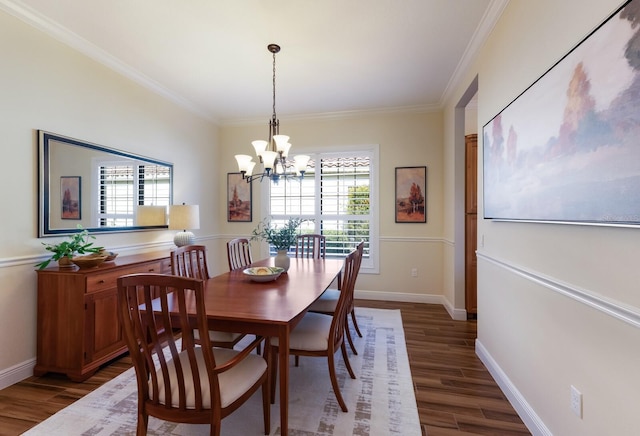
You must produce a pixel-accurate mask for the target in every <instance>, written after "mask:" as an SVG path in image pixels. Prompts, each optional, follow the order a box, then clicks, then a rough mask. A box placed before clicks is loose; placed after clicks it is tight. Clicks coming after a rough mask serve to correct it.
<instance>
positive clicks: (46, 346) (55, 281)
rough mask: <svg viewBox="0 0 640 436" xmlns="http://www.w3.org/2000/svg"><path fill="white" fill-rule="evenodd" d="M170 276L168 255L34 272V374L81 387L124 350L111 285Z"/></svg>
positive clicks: (116, 305)
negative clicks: (140, 276) (130, 278)
mask: <svg viewBox="0 0 640 436" xmlns="http://www.w3.org/2000/svg"><path fill="white" fill-rule="evenodd" d="M148 272H151V273H160V274H170V273H171V258H170V257H169V252H168V251H162V252H153V253H143V254H136V255H132V256H119V257H117V258H116V259H115V261H113V262H105V263H103V264H102V265H100V266H98V267H96V268H88V269H78V268H77V267H75V266H74V267H72V268H59V267H57V266H56V267H49V268H46V269H43V270H38V271H37V273H38V326H37V334H38V340H37V341H38V342H37V362H36V366H35V368H34V371H33V374H34V375H36V376H40V375H43V374H45V373H47V372H56V373H61V374H66V375H67V377H69V378H70V379H71V380H73V381H83V380H86V379H87V378H89V377H90V376H91V375H93V374H94V373H95V372H96V370H97V369H98V368H99V367H100V365H103V364H104V363H106V362H108V361H110V360H112V359H114V358H115V357H118V356H120V355H121V354H124V353H125V352H126V351H127V346H126V344H125V342H124V338H123V336H122V329H121V327H120V321H119V319H118V312H117V307H118V296H117V284H116V279H117V278H118V277H120V276H123V275H126V274H135V273H148Z"/></svg>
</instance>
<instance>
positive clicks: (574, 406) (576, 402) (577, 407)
mask: <svg viewBox="0 0 640 436" xmlns="http://www.w3.org/2000/svg"><path fill="white" fill-rule="evenodd" d="M571 410H573V413H575V414H576V416H577V417H578V418H582V393H581V392H580V391H579V390H577V389H576V387H575V386H573V385H572V386H571Z"/></svg>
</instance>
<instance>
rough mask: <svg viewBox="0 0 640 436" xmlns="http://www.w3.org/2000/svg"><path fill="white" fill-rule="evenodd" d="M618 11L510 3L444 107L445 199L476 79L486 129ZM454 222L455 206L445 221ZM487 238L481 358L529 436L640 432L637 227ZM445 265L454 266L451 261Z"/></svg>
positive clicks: (603, 6) (489, 231)
mask: <svg viewBox="0 0 640 436" xmlns="http://www.w3.org/2000/svg"><path fill="white" fill-rule="evenodd" d="M619 5H620V1H618V0H603V1H597V2H596V1H590V2H584V1H582V0H564V1H562V2H558V1H556V0H540V1H536V2H529V1H511V2H509V3H508V6H507V7H506V9H505V11H504V13H503V15H502V17H501V19H500V21H499V23H498V24H497V25H496V27H495V28H494V30H493V32H492V35H491V37H490V38H489V40H488V41H487V43H486V45H485V46H484V48H483V50H482V51H481V53H480V56H479V58H478V59H479V60H478V61H477V63H476V65H475V66H474V67H473V68H471V69H470V70H469V71H468V72H467V78H466V83H465V84H464V85H463V86H461V87H460V88H459V89H458V90H457V91H456V93H455V95H454V96H453V97H452V98H451V101H450V102H449V103H448V105H447V108H446V111H445V132H446V133H445V147H446V150H447V151H446V157H445V162H446V164H445V165H446V169H445V171H446V175H445V183H446V186H445V196H446V195H448V194H450V193H452V192H453V190H454V180H455V171H454V167H453V165H454V164H453V162H454V161H455V157H454V153H455V151H454V149H455V136H454V135H453V130H454V125H455V120H454V119H455V116H454V106H455V105H456V104H457V102H458V101H459V99H460V97H461V95H462V94H463V93H464V91H465V90H466V86H467V84H468V83H471V81H472V79H473V77H475V76H476V75H478V82H479V93H478V130H479V131H481V129H482V125H484V124H485V123H486V122H488V121H489V120H490V119H491V118H492V117H493V116H494V115H496V114H497V113H498V112H499V111H500V110H502V109H503V108H504V107H505V106H506V105H507V104H508V103H509V102H510V101H511V100H513V99H514V98H515V97H516V96H517V95H518V94H520V93H521V92H522V91H523V90H524V89H525V88H526V87H528V86H529V85H530V84H531V83H532V82H533V81H535V80H536V79H537V78H538V77H539V76H540V75H541V74H543V73H544V72H545V71H546V70H547V69H548V68H549V67H550V66H551V65H553V64H554V63H555V62H556V61H558V60H559V59H560V58H561V57H562V56H563V55H564V54H566V53H567V52H568V51H569V50H570V49H571V48H572V47H573V46H574V45H576V44H577V43H579V42H580V41H581V40H582V39H583V38H584V37H585V36H586V35H588V34H589V32H590V31H592V30H593V29H594V28H595V27H596V26H597V25H598V24H599V23H600V22H602V21H603V20H604V19H605V18H606V17H607V16H608V15H609V14H610V13H612V12H613V11H614V10H615V9H616V8H617V7H618V6H619ZM479 145H480V147H482V143H481V138H480V143H479ZM479 166H480V171H479V174H480V175H481V174H482V162H480V163H479ZM480 186H481V187H480V189H482V185H480ZM479 198H480V200H481V199H482V196H481V195H480V196H479ZM453 214H454V208H453V206H452V205H450V204H447V207H446V212H445V222H449V221H451V220H453V216H452V215H453ZM479 214H482V203H480V211H479ZM445 234H449V233H448V232H447V230H446V229H445ZM478 234H479V238H482V237H484V246H482V245H481V244H480V241H479V245H478V247H479V248H478V256H479V261H478V311H479V321H478V342H477V345H478V353H479V355H480V356H481V357H482V358H483V360H484V361H485V363H486V364H487V365H488V366H489V367H490V369H491V370H492V373H493V374H494V376H495V377H496V378H497V379H498V380H499V383H500V384H501V386H502V387H503V390H505V391H506V393H507V395H508V396H509V397H510V398H511V400H512V403H514V404H515V405H516V407H517V408H518V410H519V411H520V412H521V416H523V417H524V419H525V420H526V421H527V422H528V424H529V425H530V428H532V430H534V432H535V433H536V434H550V433H552V434H556V435H576V434H580V435H602V434H616V435H630V434H637V412H638V408H637V406H638V402H637V401H636V400H635V397H636V395H637V392H638V391H639V390H640V379H639V378H638V377H637V376H635V374H636V373H637V368H638V364H640V347H637V346H635V345H634V344H637V343H639V342H640V331H639V330H638V326H639V325H640V323H639V322H638V321H639V320H640V297H639V294H638V289H637V288H638V283H640V273H639V269H638V267H637V262H636V258H637V256H636V254H637V253H638V246H640V233H638V230H637V229H630V228H615V227H599V226H579V225H556V224H535V223H509V222H493V221H490V220H482V219H481V220H479V225H478ZM461 243H463V241H461V240H458V239H456V241H455V245H458V244H461ZM444 262H445V264H446V265H447V266H450V265H452V264H453V261H452V255H450V256H448V257H445V260H444ZM448 276H451V271H447V270H446V269H445V277H448ZM447 286H450V283H448V282H447V283H445V294H446V295H449V294H450V293H452V292H453V291H452V290H451V288H450V287H447ZM622 318H625V319H622ZM571 385H574V386H575V387H576V388H577V389H578V390H580V391H581V392H582V394H583V411H584V416H583V418H582V419H580V418H578V417H577V416H575V415H574V414H573V413H572V412H571V410H570V408H569V404H570V401H569V400H570V394H569V392H570V386H571Z"/></svg>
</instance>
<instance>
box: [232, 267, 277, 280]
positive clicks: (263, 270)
mask: <svg viewBox="0 0 640 436" xmlns="http://www.w3.org/2000/svg"><path fill="white" fill-rule="evenodd" d="M283 271H284V269H283V268H280V267H277V266H256V267H253V268H247V269H245V270H244V271H242V272H243V273H244V274H245V275H247V276H249V278H250V279H251V280H253V281H254V282H268V281H271V280H275V279H277V278H278V277H280V274H282V273H283Z"/></svg>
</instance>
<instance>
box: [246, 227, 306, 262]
mask: <svg viewBox="0 0 640 436" xmlns="http://www.w3.org/2000/svg"><path fill="white" fill-rule="evenodd" d="M302 221H304V220H302V219H300V218H297V217H296V218H289V219H288V220H287V222H286V223H285V224H284V225H283V226H281V227H278V226H277V225H275V224H273V223H272V222H271V220H269V219H264V220H262V221H261V222H260V224H258V227H256V228H255V229H253V232H252V236H251V239H252V240H256V239H257V240H261V241H266V242H268V243H269V244H270V245H273V247H274V248H275V249H276V251H277V252H278V256H276V259H275V265H276V266H279V267H282V268H284V270H285V271H287V270H288V269H289V257H288V256H287V251H289V248H290V247H291V246H292V245H295V243H296V238H297V237H298V228H299V227H300V224H301V223H302Z"/></svg>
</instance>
